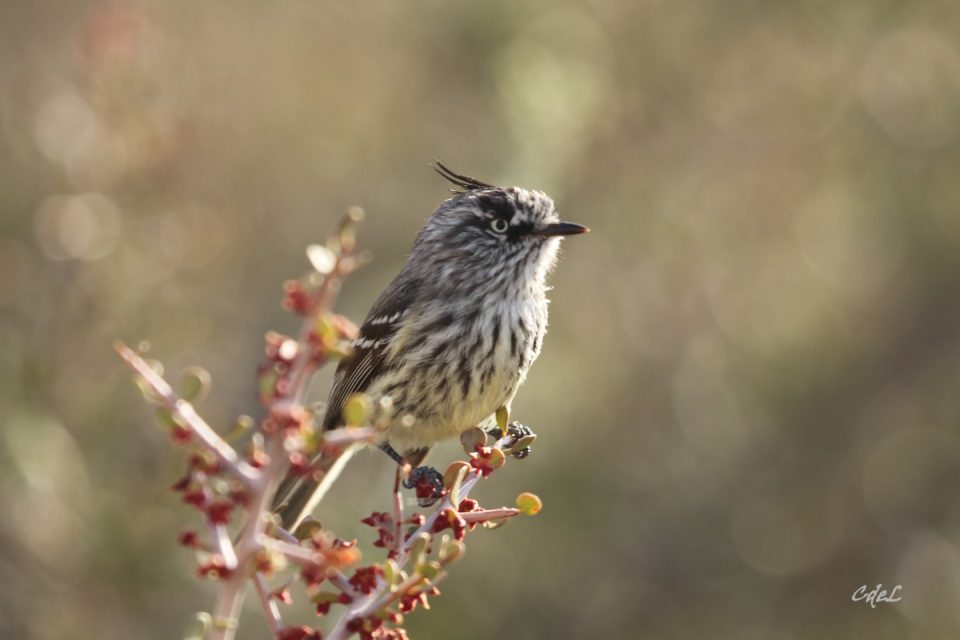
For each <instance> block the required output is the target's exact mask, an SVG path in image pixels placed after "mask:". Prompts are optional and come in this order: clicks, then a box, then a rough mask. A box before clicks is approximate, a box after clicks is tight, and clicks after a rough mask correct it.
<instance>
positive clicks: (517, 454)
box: [487, 422, 537, 460]
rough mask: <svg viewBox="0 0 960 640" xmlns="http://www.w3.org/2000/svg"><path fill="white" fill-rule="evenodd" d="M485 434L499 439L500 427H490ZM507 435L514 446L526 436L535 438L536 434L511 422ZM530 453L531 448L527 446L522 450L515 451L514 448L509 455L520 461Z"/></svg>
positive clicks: (526, 427) (523, 426)
mask: <svg viewBox="0 0 960 640" xmlns="http://www.w3.org/2000/svg"><path fill="white" fill-rule="evenodd" d="M487 434H488V435H490V436H492V437H494V438H499V437H500V435H501V434H500V427H499V426H497V425H494V426H493V427H490V429H489V430H487ZM507 435H508V436H510V437H511V438H513V443H514V444H516V443H517V442H520V441H521V440H522V439H524V438H526V437H527V436H533V437H534V438H535V437H536V436H537V434H535V433H534V432H533V430H532V429H530V427H528V426H526V425H523V424H520V423H519V422H511V423H510V424H509V425H507ZM530 451H531V448H530V447H529V446H526V447H523V448H522V449H517V448H515V447H514V448H512V450H511V451H510V455H512V456H513V457H514V458H517V459H518V460H522V459H523V458H526V457H527V456H528V455H530Z"/></svg>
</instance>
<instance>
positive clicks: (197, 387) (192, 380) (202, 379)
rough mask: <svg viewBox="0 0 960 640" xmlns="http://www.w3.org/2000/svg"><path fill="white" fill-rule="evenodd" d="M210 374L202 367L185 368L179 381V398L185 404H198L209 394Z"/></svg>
mask: <svg viewBox="0 0 960 640" xmlns="http://www.w3.org/2000/svg"><path fill="white" fill-rule="evenodd" d="M211 384H212V380H211V379H210V372H209V371H207V370H206V369H204V368H203V367H196V366H194V367H187V368H186V369H185V370H184V372H183V378H182V380H181V381H180V397H182V398H183V399H184V400H186V401H187V402H199V401H200V400H203V399H204V398H206V397H207V394H208V393H209V392H210V386H211Z"/></svg>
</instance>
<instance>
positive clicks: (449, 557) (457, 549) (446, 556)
mask: <svg viewBox="0 0 960 640" xmlns="http://www.w3.org/2000/svg"><path fill="white" fill-rule="evenodd" d="M466 550H467V547H466V545H465V544H463V543H462V542H460V541H459V540H450V541H449V542H447V543H446V544H445V545H443V547H442V548H441V549H440V554H439V557H440V562H441V563H443V564H450V563H451V562H456V561H457V560H459V559H460V558H461V557H462V556H463V554H464V552H466Z"/></svg>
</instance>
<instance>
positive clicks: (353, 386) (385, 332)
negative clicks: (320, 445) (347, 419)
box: [323, 281, 416, 431]
mask: <svg viewBox="0 0 960 640" xmlns="http://www.w3.org/2000/svg"><path fill="white" fill-rule="evenodd" d="M415 294H416V285H415V284H414V283H410V284H406V285H404V284H400V285H399V286H398V283H397V282H396V281H394V283H393V284H391V286H389V287H387V290H386V291H385V292H384V293H383V294H381V296H380V298H379V299H378V300H377V301H376V303H374V305H373V308H372V309H371V310H370V313H369V314H367V319H366V320H364V322H363V325H361V327H360V331H359V332H358V333H357V337H356V338H354V340H353V342H352V343H351V345H350V346H351V352H350V355H348V356H347V357H346V358H344V359H343V360H341V361H340V365H339V366H338V367H337V372H336V374H335V375H334V378H333V387H332V388H331V390H330V397H329V398H328V400H327V411H326V414H325V415H324V417H323V429H324V431H326V430H328V429H336V428H337V427H339V426H342V425H343V416H342V413H343V405H344V404H345V403H346V401H347V398H349V397H350V396H351V395H352V394H354V393H362V392H363V391H366V390H367V388H368V387H369V386H370V382H371V381H372V380H373V379H374V378H375V377H376V375H377V374H378V373H379V372H380V371H381V369H382V367H383V366H384V364H385V363H386V360H387V355H388V353H389V350H390V344H391V341H392V339H393V337H394V336H395V335H396V334H397V332H398V331H399V329H400V327H401V326H403V323H404V320H405V319H406V318H407V317H408V316H409V314H410V313H411V311H412V308H413V301H414V296H415Z"/></svg>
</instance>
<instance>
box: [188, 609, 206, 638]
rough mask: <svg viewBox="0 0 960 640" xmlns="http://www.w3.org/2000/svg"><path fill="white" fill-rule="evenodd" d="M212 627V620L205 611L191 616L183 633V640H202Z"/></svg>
mask: <svg viewBox="0 0 960 640" xmlns="http://www.w3.org/2000/svg"><path fill="white" fill-rule="evenodd" d="M212 626H213V618H211V617H210V614H209V613H207V612H206V611H200V612H197V613H195V614H193V617H192V618H191V619H190V622H188V623H187V627H186V629H185V630H184V633H183V640H204V639H205V638H206V637H207V636H208V634H209V633H210V627H212Z"/></svg>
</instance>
